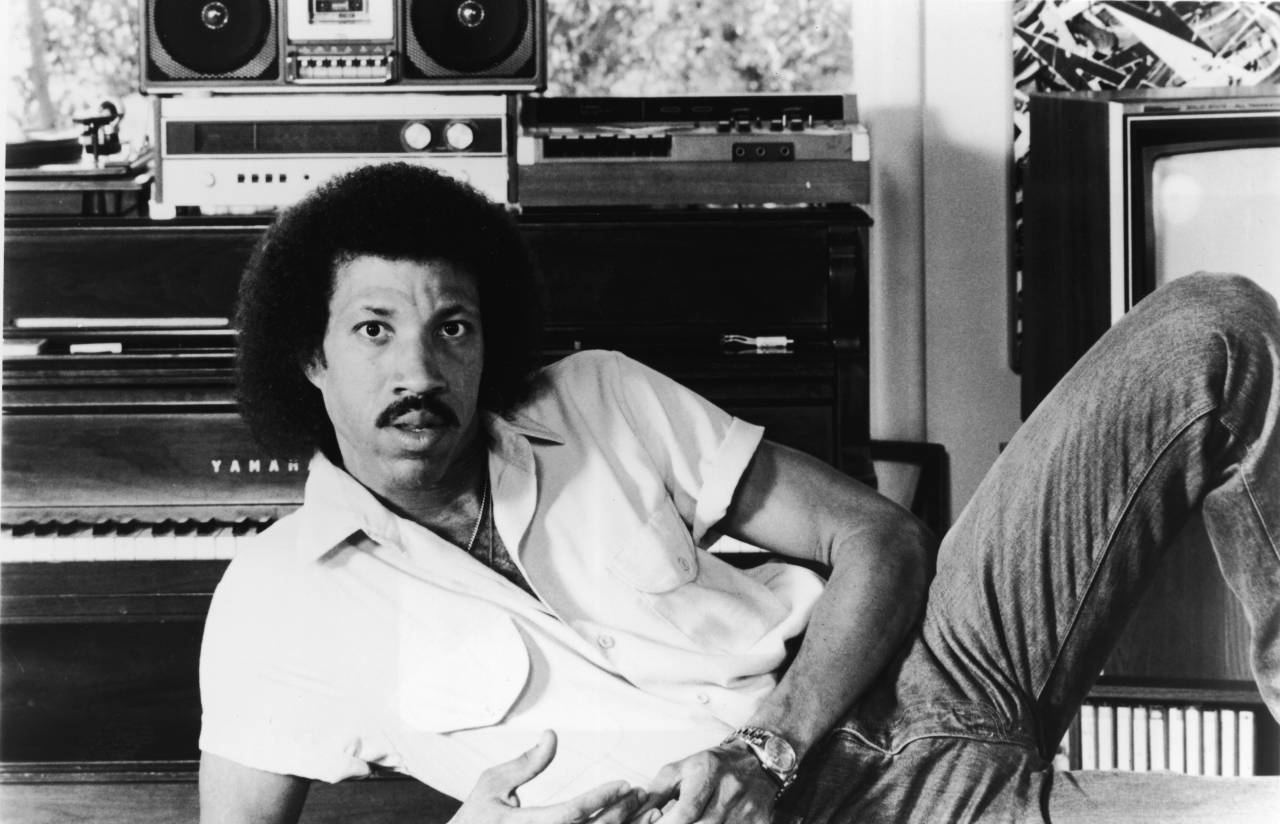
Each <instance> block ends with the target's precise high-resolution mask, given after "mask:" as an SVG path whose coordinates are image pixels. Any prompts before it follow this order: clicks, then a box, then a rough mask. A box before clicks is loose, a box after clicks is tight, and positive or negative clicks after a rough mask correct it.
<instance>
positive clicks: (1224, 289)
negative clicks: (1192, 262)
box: [1139, 272, 1280, 332]
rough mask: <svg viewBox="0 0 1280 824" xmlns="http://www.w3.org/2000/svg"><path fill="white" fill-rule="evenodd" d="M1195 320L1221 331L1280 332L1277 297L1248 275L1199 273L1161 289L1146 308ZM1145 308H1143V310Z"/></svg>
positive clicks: (1179, 279)
mask: <svg viewBox="0 0 1280 824" xmlns="http://www.w3.org/2000/svg"><path fill="white" fill-rule="evenodd" d="M1147 303H1149V304H1151V306H1150V308H1151V309H1156V308H1160V307H1162V306H1163V310H1164V311H1166V312H1173V313H1177V314H1180V315H1184V316H1188V319H1190V318H1192V317H1194V318H1195V319H1196V320H1200V321H1205V322H1208V323H1210V324H1211V325H1213V326H1215V327H1217V328H1220V329H1250V328H1259V329H1263V330H1269V331H1272V332H1280V309H1277V305H1276V296H1274V295H1272V294H1271V293H1270V292H1268V291H1267V290H1266V289H1264V288H1263V287H1262V286H1261V284H1259V283H1258V282H1257V281H1255V280H1252V279H1251V278H1247V277H1245V276H1244V275H1237V274H1230V273H1215V272H1196V273H1194V274H1190V275H1186V276H1184V277H1180V278H1177V279H1176V280H1173V281H1171V282H1170V283H1168V284H1166V285H1165V286H1163V287H1161V288H1160V289H1157V290H1156V291H1155V292H1154V293H1152V294H1151V296H1150V297H1149V298H1148V299H1147V300H1144V301H1142V304H1147ZM1142 304H1139V305H1140V306H1141V305H1142Z"/></svg>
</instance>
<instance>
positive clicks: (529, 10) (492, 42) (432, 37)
mask: <svg viewBox="0 0 1280 824" xmlns="http://www.w3.org/2000/svg"><path fill="white" fill-rule="evenodd" d="M405 3H406V12H405V54H406V55H407V56H408V58H409V64H410V65H409V67H408V68H409V75H408V76H409V77H413V76H415V75H416V76H418V77H422V78H443V77H459V76H463V75H467V76H476V77H530V78H533V77H535V76H536V75H537V74H538V70H537V65H536V61H537V59H538V58H539V56H538V55H537V54H536V50H537V42H538V37H537V26H539V25H541V24H540V23H539V22H538V14H537V10H536V9H535V0H405Z"/></svg>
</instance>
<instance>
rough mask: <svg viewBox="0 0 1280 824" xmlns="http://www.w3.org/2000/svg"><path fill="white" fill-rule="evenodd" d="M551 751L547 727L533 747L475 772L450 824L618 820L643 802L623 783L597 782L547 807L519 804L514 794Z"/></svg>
mask: <svg viewBox="0 0 1280 824" xmlns="http://www.w3.org/2000/svg"><path fill="white" fill-rule="evenodd" d="M555 755H556V735H555V733H554V732H552V731H550V730H547V731H546V732H544V733H543V734H542V737H541V738H540V739H538V743H537V744H535V745H534V747H533V749H531V750H529V751H528V752H526V753H524V754H523V755H521V756H519V757H518V758H514V759H512V760H511V761H507V762H505V763H502V764H498V765H496V766H493V767H490V768H489V769H487V770H485V771H484V772H482V773H481V774H480V778H479V780H477V781H476V785H475V787H473V788H472V790H471V794H470V795H469V796H467V800H466V801H465V802H463V804H462V806H461V807H460V808H459V809H458V812H457V814H456V815H455V816H454V817H453V819H452V820H451V822H450V824H579V822H591V824H623V822H625V821H626V820H627V819H628V818H630V817H631V816H632V814H634V813H635V812H636V811H637V810H638V809H640V806H641V805H642V804H643V803H644V802H645V801H646V800H647V794H646V793H645V791H644V790H641V789H638V788H633V787H631V786H630V785H628V784H627V783H626V782H625V781H613V782H610V783H608V784H601V785H600V786H599V787H596V788H594V789H591V790H588V791H586V792H585V793H583V794H582V795H579V796H577V797H575V798H571V799H569V800H568V801H563V802H561V803H559V804H553V805H551V806H548V807H521V806H520V799H519V798H518V797H517V795H516V790H518V789H519V788H520V787H521V786H522V785H523V784H526V783H528V782H529V781H530V780H531V779H533V777H534V776H536V775H538V774H539V773H541V772H542V771H543V770H545V769H546V768H547V765H548V764H550V763H551V759H553V758H555Z"/></svg>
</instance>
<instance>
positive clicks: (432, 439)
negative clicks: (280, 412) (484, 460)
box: [306, 256, 484, 502]
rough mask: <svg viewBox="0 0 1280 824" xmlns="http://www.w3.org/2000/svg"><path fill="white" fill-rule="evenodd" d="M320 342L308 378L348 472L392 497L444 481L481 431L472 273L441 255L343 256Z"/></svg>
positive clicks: (479, 342) (479, 346) (480, 340)
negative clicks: (422, 257)
mask: <svg viewBox="0 0 1280 824" xmlns="http://www.w3.org/2000/svg"><path fill="white" fill-rule="evenodd" d="M322 348H323V359H320V358H317V359H315V360H314V361H312V362H311V363H310V364H308V365H307V367H306V372H307V377H308V379H310V381H311V383H312V384H314V385H315V386H316V388H317V389H319V390H320V393H321V394H322V395H323V396H324V405H325V410H326V411H327V412H328V415H329V420H330V421H331V422H332V423H333V428H334V431H335V433H336V434H337V440H338V449H339V451H340V452H341V454H342V461H343V464H344V465H345V466H346V469H347V471H348V472H349V473H351V475H352V476H353V477H354V478H356V480H358V481H360V482H361V483H363V484H364V485H365V486H367V487H368V488H369V489H371V490H372V491H374V492H375V493H377V494H379V495H381V496H383V497H384V498H386V499H388V500H391V501H393V502H395V501H400V500H402V498H401V497H400V496H401V494H405V493H407V494H410V495H411V494H412V493H413V492H414V491H415V490H419V489H423V488H425V487H431V486H433V485H436V484H439V483H440V482H441V481H444V480H448V479H449V478H450V475H449V472H450V470H451V469H457V468H458V461H459V458H460V457H463V456H465V455H466V454H467V450H468V448H470V447H471V446H472V445H473V444H474V442H475V435H476V432H477V431H478V422H477V416H476V407H477V397H478V395H479V391H480V373H481V371H482V368H483V366H484V335H483V329H482V327H481V324H480V296H479V290H478V288H477V286H476V282H475V279H474V278H473V277H471V276H470V275H468V274H467V273H465V272H463V271H461V270H459V269H457V268H455V267H454V266H453V265H452V264H450V263H448V262H447V261H439V260H437V261H430V262H426V263H422V262H418V261H411V260H388V259H385V258H380V257H372V256H360V257H355V258H352V259H350V260H348V261H346V262H344V263H340V264H339V265H338V266H337V267H336V269H335V271H334V275H333V297H332V298H331V299H330V301H329V324H328V326H327V327H326V329H325V333H324V342H323V347H322Z"/></svg>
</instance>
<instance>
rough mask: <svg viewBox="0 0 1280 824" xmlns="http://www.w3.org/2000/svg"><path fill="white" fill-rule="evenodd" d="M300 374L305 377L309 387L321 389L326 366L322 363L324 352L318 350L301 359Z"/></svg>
mask: <svg viewBox="0 0 1280 824" xmlns="http://www.w3.org/2000/svg"><path fill="white" fill-rule="evenodd" d="M300 366H301V367H302V373H303V374H304V375H306V376H307V380H309V381H311V385H312V386H314V387H315V388H316V389H323V386H322V384H323V382H324V374H325V367H326V364H325V362H324V352H321V351H319V350H317V351H315V352H312V353H311V354H310V355H306V356H304V357H303V358H302V363H301V364H300Z"/></svg>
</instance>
